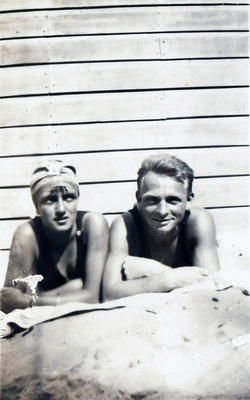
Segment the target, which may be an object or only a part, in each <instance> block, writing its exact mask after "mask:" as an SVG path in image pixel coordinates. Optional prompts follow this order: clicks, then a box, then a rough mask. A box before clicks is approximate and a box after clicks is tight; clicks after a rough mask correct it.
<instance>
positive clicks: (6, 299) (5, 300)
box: [0, 287, 32, 314]
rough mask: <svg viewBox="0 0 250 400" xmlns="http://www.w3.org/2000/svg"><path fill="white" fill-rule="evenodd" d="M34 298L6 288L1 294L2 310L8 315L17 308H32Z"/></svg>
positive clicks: (17, 290) (14, 289) (15, 289)
mask: <svg viewBox="0 0 250 400" xmlns="http://www.w3.org/2000/svg"><path fill="white" fill-rule="evenodd" d="M31 302H32V296H31V295H29V294H25V293H23V292H22V291H21V290H19V289H17V288H12V287H4V288H3V289H2V290H1V292H0V304H1V310H2V311H3V312H5V313H6V314H7V313H9V312H11V311H12V310H15V309H16V308H19V309H24V308H27V307H30V305H31Z"/></svg>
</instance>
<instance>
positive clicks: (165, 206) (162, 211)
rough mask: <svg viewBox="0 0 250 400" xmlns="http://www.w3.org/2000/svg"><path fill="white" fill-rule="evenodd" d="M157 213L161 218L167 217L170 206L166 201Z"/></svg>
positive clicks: (160, 204)
mask: <svg viewBox="0 0 250 400" xmlns="http://www.w3.org/2000/svg"><path fill="white" fill-rule="evenodd" d="M157 211H158V213H159V214H160V215H161V216H164V215H167V214H168V212H169V208H168V204H167V203H166V202H165V201H161V202H160V203H159V205H158V210H157Z"/></svg>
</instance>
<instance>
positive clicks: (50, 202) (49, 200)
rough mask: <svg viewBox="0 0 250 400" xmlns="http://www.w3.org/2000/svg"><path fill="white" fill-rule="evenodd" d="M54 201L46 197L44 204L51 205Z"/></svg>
mask: <svg viewBox="0 0 250 400" xmlns="http://www.w3.org/2000/svg"><path fill="white" fill-rule="evenodd" d="M55 201H56V200H55V199H54V198H53V197H47V199H45V200H44V204H52V203H54V202H55Z"/></svg>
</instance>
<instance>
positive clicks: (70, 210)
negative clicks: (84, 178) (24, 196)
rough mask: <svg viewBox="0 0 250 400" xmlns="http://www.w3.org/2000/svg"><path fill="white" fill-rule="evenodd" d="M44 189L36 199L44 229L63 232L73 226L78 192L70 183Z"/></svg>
mask: <svg viewBox="0 0 250 400" xmlns="http://www.w3.org/2000/svg"><path fill="white" fill-rule="evenodd" d="M62 185H63V186H54V187H53V186H52V187H48V188H46V189H44V190H43V191H42V193H41V195H40V197H39V199H38V204H37V211H38V213H39V214H40V216H41V219H42V223H43V226H44V228H45V230H46V229H47V230H48V231H54V232H65V231H69V230H71V229H72V228H73V227H74V226H75V221H76V214H77V203H78V192H77V189H76V188H75V187H74V186H72V185H70V184H67V183H66V184H63V183H62Z"/></svg>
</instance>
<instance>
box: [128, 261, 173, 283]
mask: <svg viewBox="0 0 250 400" xmlns="http://www.w3.org/2000/svg"><path fill="white" fill-rule="evenodd" d="M168 269H170V268H169V267H167V266H166V265H163V264H161V263H160V262H159V261H156V260H151V259H149V258H143V257H134V256H127V257H126V258H125V260H124V262H123V264H122V271H121V272H122V276H123V277H124V278H125V280H131V279H139V278H146V277H150V276H152V275H155V274H161V273H164V272H165V271H167V270H168Z"/></svg>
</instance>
